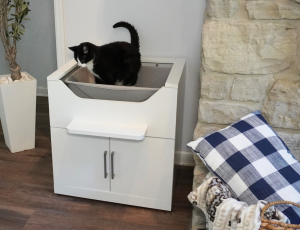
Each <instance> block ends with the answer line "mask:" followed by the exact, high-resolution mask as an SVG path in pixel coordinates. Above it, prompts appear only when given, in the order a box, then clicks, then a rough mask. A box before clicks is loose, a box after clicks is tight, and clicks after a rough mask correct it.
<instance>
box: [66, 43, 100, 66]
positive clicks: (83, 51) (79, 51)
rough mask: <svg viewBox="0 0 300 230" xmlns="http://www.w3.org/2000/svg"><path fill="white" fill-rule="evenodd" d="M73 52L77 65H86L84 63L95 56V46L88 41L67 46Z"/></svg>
mask: <svg viewBox="0 0 300 230" xmlns="http://www.w3.org/2000/svg"><path fill="white" fill-rule="evenodd" d="M69 49H70V50H72V51H73V52H74V58H75V60H76V61H77V62H78V65H79V66H82V67H86V64H87V63H88V62H89V61H91V60H93V59H94V57H95V46H94V45H93V44H91V43H89V42H84V43H81V44H80V45H79V46H73V47H69Z"/></svg>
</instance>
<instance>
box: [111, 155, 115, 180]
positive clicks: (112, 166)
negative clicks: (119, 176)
mask: <svg viewBox="0 0 300 230" xmlns="http://www.w3.org/2000/svg"><path fill="white" fill-rule="evenodd" d="M114 154H115V152H111V162H110V163H111V179H112V180H113V179H114V178H115V174H114Z"/></svg>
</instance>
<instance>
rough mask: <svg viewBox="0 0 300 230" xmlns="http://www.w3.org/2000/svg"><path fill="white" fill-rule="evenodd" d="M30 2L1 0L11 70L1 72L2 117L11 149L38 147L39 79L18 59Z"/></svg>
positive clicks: (0, 25) (0, 30) (1, 28)
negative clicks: (37, 108)
mask: <svg viewBox="0 0 300 230" xmlns="http://www.w3.org/2000/svg"><path fill="white" fill-rule="evenodd" d="M28 7H29V2H25V1H23V0H13V1H12V0H0V37H1V41H2V43H3V46H4V50H5V58H6V60H7V61H8V62H9V67H10V71H11V73H10V74H7V75H2V76H0V118H1V123H2V128H3V133H4V139H5V143H6V145H7V146H8V148H9V149H10V151H11V152H13V153H14V152H20V151H23V150H27V149H33V148H34V147H35V113H36V80H35V79H34V78H33V77H32V76H30V75H29V74H28V73H26V72H20V71H21V68H20V66H19V65H18V64H17V62H16V54H17V46H16V45H17V42H18V41H20V40H21V35H23V34H24V32H25V30H24V29H25V27H24V25H23V24H22V23H23V21H24V20H27V18H25V17H26V15H27V14H28V13H29V11H30V10H29V8H28Z"/></svg>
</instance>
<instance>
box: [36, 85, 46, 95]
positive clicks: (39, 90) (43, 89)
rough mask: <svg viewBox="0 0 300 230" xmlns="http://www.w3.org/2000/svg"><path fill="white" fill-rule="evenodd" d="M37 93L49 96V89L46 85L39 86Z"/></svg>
mask: <svg viewBox="0 0 300 230" xmlns="http://www.w3.org/2000/svg"><path fill="white" fill-rule="evenodd" d="M36 95H37V96H40V97H48V89H47V88H44V87H37V90H36Z"/></svg>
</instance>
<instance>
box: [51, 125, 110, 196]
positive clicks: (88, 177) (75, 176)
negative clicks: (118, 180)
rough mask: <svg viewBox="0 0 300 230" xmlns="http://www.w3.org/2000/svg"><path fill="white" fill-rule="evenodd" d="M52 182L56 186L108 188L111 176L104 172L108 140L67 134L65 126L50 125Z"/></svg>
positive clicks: (107, 158)
mask: <svg viewBox="0 0 300 230" xmlns="http://www.w3.org/2000/svg"><path fill="white" fill-rule="evenodd" d="M51 141H52V157H53V172H54V183H55V184H56V185H62V186H69V187H76V188H80V189H93V190H102V191H109V189H110V179H109V176H108V175H107V177H106V178H105V175H104V166H105V162H104V153H105V151H107V156H106V165H107V172H108V163H109V139H108V138H101V137H92V136H84V135H76V134H69V133H68V132H67V130H66V129H60V128H51Z"/></svg>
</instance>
